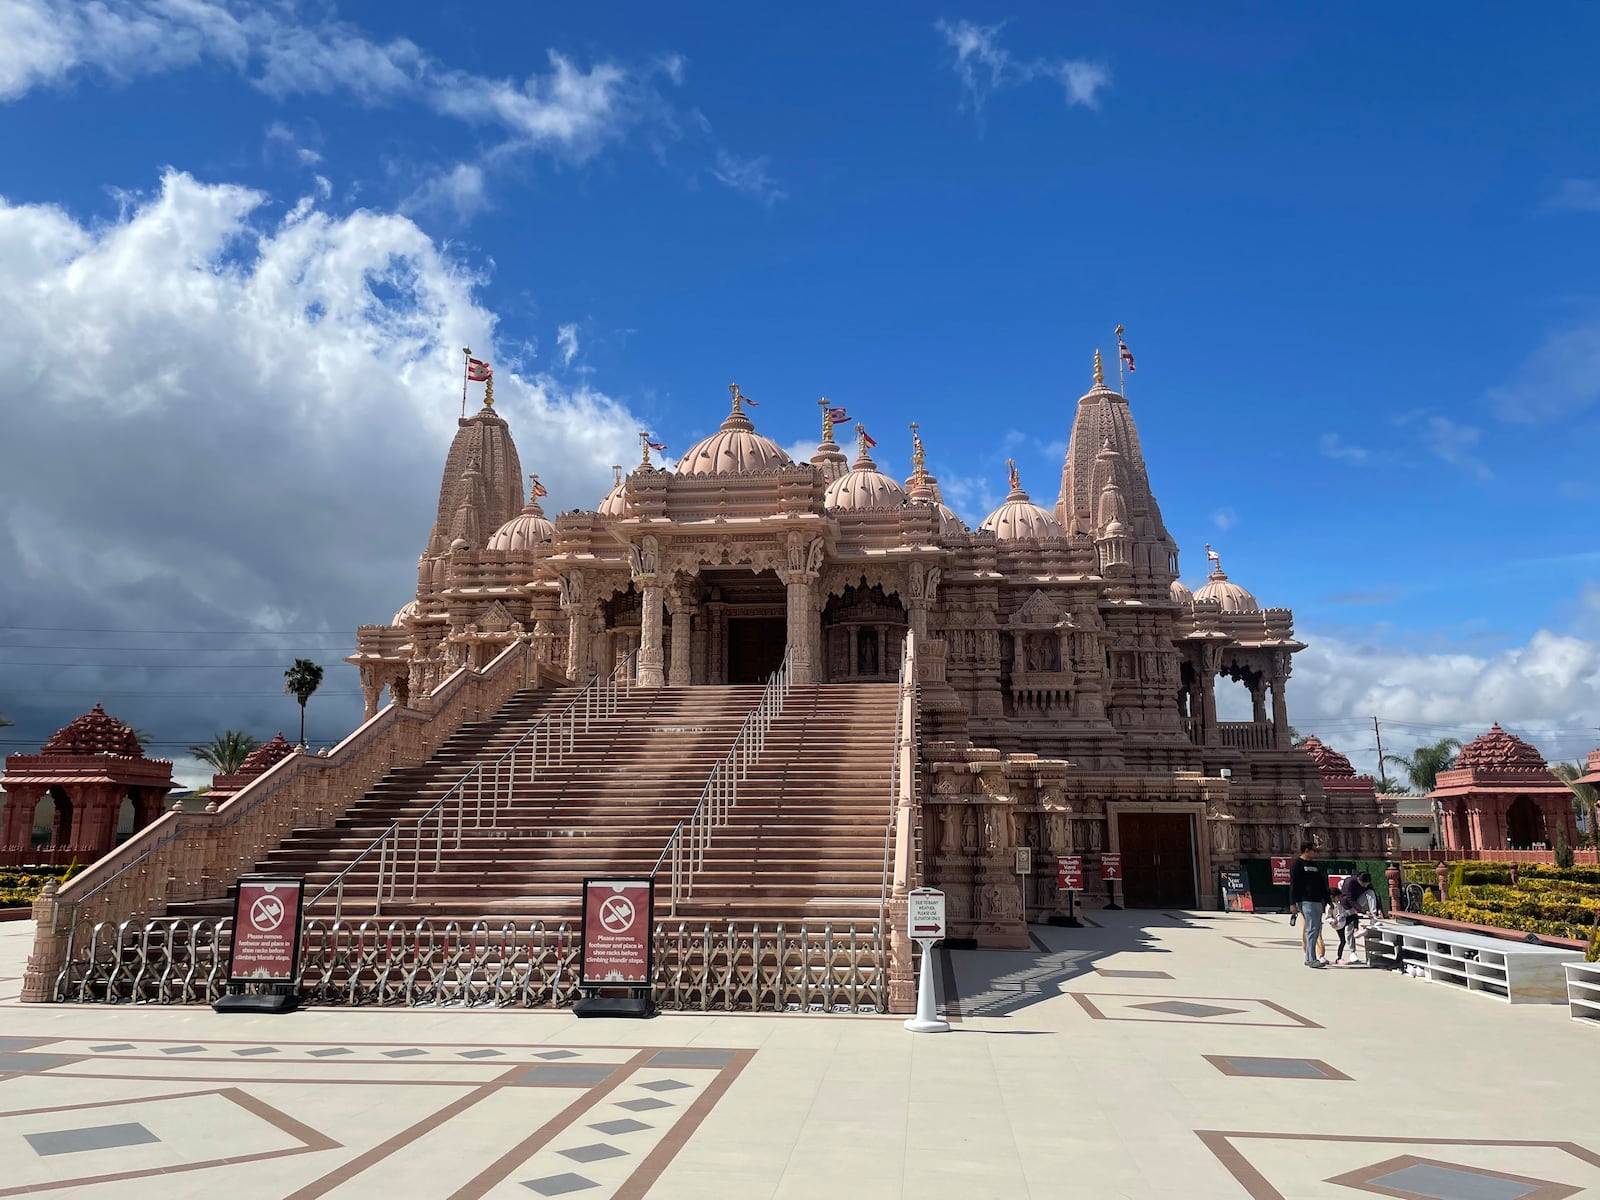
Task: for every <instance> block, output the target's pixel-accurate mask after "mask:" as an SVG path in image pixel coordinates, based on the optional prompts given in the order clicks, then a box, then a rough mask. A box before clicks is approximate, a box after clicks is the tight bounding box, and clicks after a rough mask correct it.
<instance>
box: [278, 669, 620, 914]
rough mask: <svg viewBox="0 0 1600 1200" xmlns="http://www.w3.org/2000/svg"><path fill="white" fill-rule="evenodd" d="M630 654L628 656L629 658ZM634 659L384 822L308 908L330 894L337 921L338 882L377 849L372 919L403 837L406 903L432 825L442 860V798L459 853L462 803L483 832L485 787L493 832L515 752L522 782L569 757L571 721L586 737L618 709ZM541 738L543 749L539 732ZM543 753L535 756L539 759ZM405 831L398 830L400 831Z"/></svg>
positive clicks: (513, 778)
mask: <svg viewBox="0 0 1600 1200" xmlns="http://www.w3.org/2000/svg"><path fill="white" fill-rule="evenodd" d="M636 653H637V651H636V652H635V654H636ZM635 654H629V655H628V656H627V657H626V658H624V659H623V660H622V661H621V662H619V663H618V664H617V665H616V666H615V667H614V668H612V671H611V674H610V675H608V676H606V678H605V679H604V680H603V681H602V680H601V678H600V676H599V675H594V676H592V677H591V678H590V680H589V682H588V683H586V684H584V686H583V689H582V690H581V691H580V692H579V693H578V694H577V695H576V696H574V697H573V698H572V699H571V700H570V701H569V702H568V703H567V705H566V707H565V708H563V709H561V711H560V712H555V713H548V714H546V715H545V716H543V717H541V718H540V719H539V720H538V721H537V722H535V723H534V725H533V726H532V727H531V728H529V729H528V730H526V731H525V732H524V733H523V734H522V736H521V737H519V738H518V739H517V740H516V741H515V742H513V743H512V744H511V745H510V746H509V747H508V748H507V749H506V750H505V751H504V752H502V753H501V755H500V756H499V757H498V758H496V759H495V760H494V761H493V762H487V763H486V762H477V763H474V764H473V765H472V767H471V768H470V769H469V770H468V771H467V773H466V774H465V775H463V776H462V777H461V778H460V779H458V780H456V781H455V783H453V784H452V785H451V786H450V787H449V789H448V790H446V791H445V793H444V795H442V796H440V797H439V798H438V799H437V800H435V801H434V802H433V804H432V805H431V806H430V807H429V808H428V810H427V811H426V812H425V813H423V814H422V815H421V816H419V817H415V818H413V819H412V820H411V821H409V822H401V821H399V820H396V821H393V822H391V823H390V825H389V827H388V828H387V829H385V830H384V831H383V832H382V833H381V834H379V835H378V836H377V837H376V838H375V839H374V840H373V841H372V843H371V844H370V845H369V846H367V848H366V849H365V850H363V851H362V852H361V853H360V854H358V855H356V857H355V858H354V859H353V860H352V861H351V862H350V864H349V865H348V866H346V867H345V868H344V870H342V871H340V872H339V873H338V874H337V875H335V876H334V877H333V878H332V879H331V880H329V881H328V883H327V884H326V885H325V886H324V887H323V888H322V890H321V891H319V892H318V893H317V894H316V895H315V896H313V897H312V898H311V900H310V901H309V904H308V907H309V906H310V905H315V904H317V903H318V902H320V901H321V900H322V899H323V897H325V896H326V895H327V894H328V893H329V892H333V893H334V902H333V915H334V920H336V921H337V920H341V919H342V918H343V916H344V890H345V879H346V877H347V876H349V874H350V873H351V872H352V871H354V870H355V869H356V868H357V867H358V866H360V865H361V863H362V862H364V861H365V860H366V859H367V857H368V856H369V855H370V854H372V852H373V851H374V850H376V851H377V852H378V879H377V889H376V895H375V897H374V901H373V915H374V916H377V915H380V914H381V913H382V911H383V902H384V900H385V898H387V899H390V900H393V899H394V896H395V892H396V890H397V888H398V886H399V878H400V872H401V851H402V850H403V848H404V841H405V840H406V836H407V834H408V833H409V834H410V835H411V837H410V840H411V850H412V853H411V864H410V865H411V898H412V899H413V900H415V899H416V898H417V888H418V885H419V884H420V882H421V879H422V860H423V856H424V846H423V838H424V831H425V829H426V827H427V824H428V822H429V821H430V820H431V821H432V822H433V825H434V828H433V836H432V838H431V841H430V844H429V847H428V848H429V849H431V850H432V851H433V869H434V870H435V871H437V870H438V869H439V867H440V866H441V865H442V863H443V861H444V842H445V825H446V816H445V812H444V805H445V801H447V800H449V799H450V798H451V797H452V796H456V795H457V794H458V793H459V795H460V801H459V803H457V804H456V806H455V812H454V816H455V821H454V831H455V849H457V850H459V849H461V834H462V830H463V828H464V827H465V826H466V815H467V808H468V806H469V804H470V805H471V806H472V809H473V815H472V828H474V829H482V828H484V827H485V822H484V819H483V816H484V793H485V788H486V785H487V791H488V802H489V820H488V822H487V825H488V827H489V828H497V827H498V825H499V821H500V808H501V798H502V795H503V796H504V803H505V806H506V807H508V808H509V807H510V804H511V799H512V793H513V791H514V789H515V787H516V784H517V782H518V775H517V771H518V761H517V755H518V752H519V751H523V750H524V748H526V752H525V753H524V755H523V758H524V764H523V765H524V766H525V768H526V772H527V775H526V779H527V782H530V783H531V782H532V781H533V780H535V779H537V778H538V775H539V768H540V766H541V765H542V766H544V767H545V768H549V767H552V766H555V765H556V764H558V763H560V762H562V761H563V760H564V759H565V758H566V756H567V754H569V753H571V752H572V750H573V748H574V747H575V746H576V745H577V735H578V723H579V721H580V720H581V721H582V723H583V732H584V733H588V732H589V725H590V722H592V721H597V720H602V719H604V718H607V717H611V716H614V715H615V714H616V711H617V704H618V696H619V693H620V695H622V696H627V695H629V694H630V693H631V692H632V684H633V666H634V657H635ZM541 733H542V734H543V738H542V745H541V738H540V735H541ZM541 750H542V758H541ZM469 783H470V784H473V785H474V786H473V788H472V792H473V796H472V799H471V800H470V801H469V800H468V798H467V790H468V789H467V785H468V784H469ZM402 826H404V827H402Z"/></svg>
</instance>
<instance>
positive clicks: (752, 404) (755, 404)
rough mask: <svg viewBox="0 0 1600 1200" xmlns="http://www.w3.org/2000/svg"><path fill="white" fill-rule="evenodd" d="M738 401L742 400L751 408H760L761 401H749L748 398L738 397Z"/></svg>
mask: <svg viewBox="0 0 1600 1200" xmlns="http://www.w3.org/2000/svg"><path fill="white" fill-rule="evenodd" d="M739 399H740V400H742V401H743V402H744V403H746V404H748V405H749V406H750V407H751V408H760V407H761V401H759V400H752V399H750V397H749V396H740V397H739Z"/></svg>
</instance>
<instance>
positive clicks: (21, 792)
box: [3, 783, 44, 850]
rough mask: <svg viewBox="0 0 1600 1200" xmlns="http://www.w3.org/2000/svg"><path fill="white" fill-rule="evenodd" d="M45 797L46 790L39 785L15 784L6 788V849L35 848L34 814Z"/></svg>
mask: <svg viewBox="0 0 1600 1200" xmlns="http://www.w3.org/2000/svg"><path fill="white" fill-rule="evenodd" d="M43 795H44V788H43V787H42V786H40V785H37V784H35V785H33V786H28V785H26V784H20V783H13V784H11V785H10V786H9V787H7V788H6V808H5V844H4V847H3V848H4V849H7V850H31V849H32V848H33V812H34V809H36V808H38V806H39V799H40V797H42V796H43Z"/></svg>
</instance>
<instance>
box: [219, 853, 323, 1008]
mask: <svg viewBox="0 0 1600 1200" xmlns="http://www.w3.org/2000/svg"><path fill="white" fill-rule="evenodd" d="M304 891H305V880H304V879H302V878H301V877H299V876H297V875H241V876H240V877H239V890H238V891H237V892H235V893H234V897H233V943H232V945H231V947H230V948H229V952H228V982H229V983H233V984H237V983H280V984H282V983H294V982H296V981H297V980H298V979H299V978H300V972H299V963H300V909H301V897H302V895H303V893H304Z"/></svg>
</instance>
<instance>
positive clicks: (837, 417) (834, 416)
mask: <svg viewBox="0 0 1600 1200" xmlns="http://www.w3.org/2000/svg"><path fill="white" fill-rule="evenodd" d="M849 419H850V414H849V413H847V412H845V410H844V409H842V408H830V409H829V410H828V420H830V421H832V422H833V423H834V424H835V425H840V424H843V423H844V422H845V421H848V420H849Z"/></svg>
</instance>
